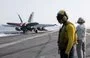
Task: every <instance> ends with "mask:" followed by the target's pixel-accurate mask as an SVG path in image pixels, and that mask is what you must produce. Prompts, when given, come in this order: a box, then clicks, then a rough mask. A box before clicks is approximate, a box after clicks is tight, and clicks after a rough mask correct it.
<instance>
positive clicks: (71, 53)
mask: <svg viewBox="0 0 90 58" xmlns="http://www.w3.org/2000/svg"><path fill="white" fill-rule="evenodd" d="M60 56H61V58H74V47H72V49H71V51H70V54H69V55H67V54H65V50H61V51H60Z"/></svg>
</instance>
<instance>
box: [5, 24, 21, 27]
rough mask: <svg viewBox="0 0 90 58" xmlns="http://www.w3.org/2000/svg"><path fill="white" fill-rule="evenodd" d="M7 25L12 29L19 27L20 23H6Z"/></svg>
mask: <svg viewBox="0 0 90 58" xmlns="http://www.w3.org/2000/svg"><path fill="white" fill-rule="evenodd" d="M7 24H8V25H10V26H12V27H16V26H18V27H19V26H21V23H7Z"/></svg>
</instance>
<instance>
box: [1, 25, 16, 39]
mask: <svg viewBox="0 0 90 58" xmlns="http://www.w3.org/2000/svg"><path fill="white" fill-rule="evenodd" d="M12 32H16V30H15V27H9V26H3V25H0V37H3V36H10V35H15V34H10V33H12Z"/></svg>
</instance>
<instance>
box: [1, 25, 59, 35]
mask: <svg viewBox="0 0 90 58" xmlns="http://www.w3.org/2000/svg"><path fill="white" fill-rule="evenodd" d="M59 27H60V26H53V27H45V29H47V30H48V31H54V30H58V29H59ZM18 33H19V34H20V31H16V30H15V27H10V26H7V25H0V37H2V36H10V35H16V34H18Z"/></svg>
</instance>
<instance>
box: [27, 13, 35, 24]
mask: <svg viewBox="0 0 90 58" xmlns="http://www.w3.org/2000/svg"><path fill="white" fill-rule="evenodd" d="M33 15H34V12H32V13H31V14H30V17H29V19H28V22H29V23H31V22H32V19H33Z"/></svg>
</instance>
